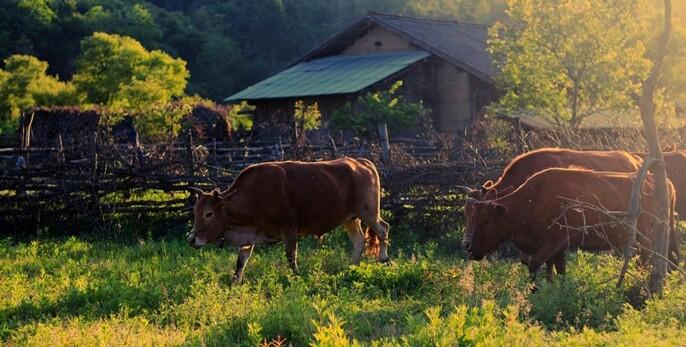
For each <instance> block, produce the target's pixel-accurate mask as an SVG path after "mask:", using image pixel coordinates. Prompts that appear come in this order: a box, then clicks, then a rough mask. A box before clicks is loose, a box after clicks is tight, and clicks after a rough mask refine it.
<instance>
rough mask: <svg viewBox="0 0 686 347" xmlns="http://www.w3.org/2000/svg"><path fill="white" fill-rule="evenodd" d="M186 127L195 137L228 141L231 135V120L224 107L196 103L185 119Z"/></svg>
mask: <svg viewBox="0 0 686 347" xmlns="http://www.w3.org/2000/svg"><path fill="white" fill-rule="evenodd" d="M183 126H184V129H189V128H190V129H191V130H192V136H193V138H194V139H199V140H211V139H213V138H214V139H216V140H217V141H227V140H229V138H230V137H231V122H230V120H229V116H228V113H227V110H226V109H225V108H222V107H216V106H206V105H202V104H198V105H195V106H194V107H193V111H191V113H190V114H189V115H187V116H186V117H184V120H183Z"/></svg>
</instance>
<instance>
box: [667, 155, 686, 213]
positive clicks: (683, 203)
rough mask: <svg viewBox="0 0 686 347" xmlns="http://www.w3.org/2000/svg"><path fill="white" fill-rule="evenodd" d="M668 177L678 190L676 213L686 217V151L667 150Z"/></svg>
mask: <svg viewBox="0 0 686 347" xmlns="http://www.w3.org/2000/svg"><path fill="white" fill-rule="evenodd" d="M663 156H664V158H665V169H666V170H667V177H668V178H669V180H670V181H672V183H673V184H674V189H675V190H676V213H677V214H678V215H679V218H686V151H676V152H665V153H663Z"/></svg>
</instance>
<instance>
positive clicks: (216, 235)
mask: <svg viewBox="0 0 686 347" xmlns="http://www.w3.org/2000/svg"><path fill="white" fill-rule="evenodd" d="M194 190H195V189H194ZM227 197H228V195H222V194H221V193H220V191H219V189H215V190H213V191H211V192H209V193H206V192H203V191H201V190H199V189H198V190H197V201H196V203H195V207H194V208H193V216H194V218H193V229H192V230H191V232H190V233H188V235H186V239H187V240H188V243H189V244H190V245H191V246H192V247H193V248H199V247H202V246H204V245H207V244H211V243H216V242H217V241H219V240H220V238H221V236H222V234H223V233H224V231H225V229H226V225H225V224H226V217H225V216H224V214H223V213H222V211H223V203H224V201H225V199H226V198H227Z"/></svg>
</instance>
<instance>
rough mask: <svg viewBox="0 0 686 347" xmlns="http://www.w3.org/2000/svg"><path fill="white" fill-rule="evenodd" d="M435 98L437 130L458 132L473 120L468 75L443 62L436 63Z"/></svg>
mask: <svg viewBox="0 0 686 347" xmlns="http://www.w3.org/2000/svg"><path fill="white" fill-rule="evenodd" d="M434 69H435V70H434V71H435V83H436V88H435V89H436V94H437V95H436V98H435V100H434V107H435V108H434V112H435V118H436V120H437V123H438V124H437V125H438V129H439V130H440V131H442V132H460V131H462V130H464V128H466V127H467V126H469V124H470V123H471V121H472V119H473V109H474V108H475V107H473V105H472V100H471V99H472V98H471V95H472V88H471V83H470V75H469V74H468V73H467V72H465V71H463V70H460V69H458V68H456V67H454V66H453V65H450V64H448V63H447V62H445V61H444V60H439V61H437V62H436V64H435V67H434Z"/></svg>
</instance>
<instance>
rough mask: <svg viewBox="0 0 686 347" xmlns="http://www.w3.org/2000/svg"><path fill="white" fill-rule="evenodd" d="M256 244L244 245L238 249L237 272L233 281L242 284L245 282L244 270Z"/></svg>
mask: <svg viewBox="0 0 686 347" xmlns="http://www.w3.org/2000/svg"><path fill="white" fill-rule="evenodd" d="M254 248H255V245H249V246H243V247H241V248H239V249H238V260H236V274H235V275H234V276H233V282H234V283H236V284H241V283H242V282H243V270H244V269H245V265H246V264H247V263H248V259H250V256H251V255H252V250H253V249H254Z"/></svg>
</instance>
